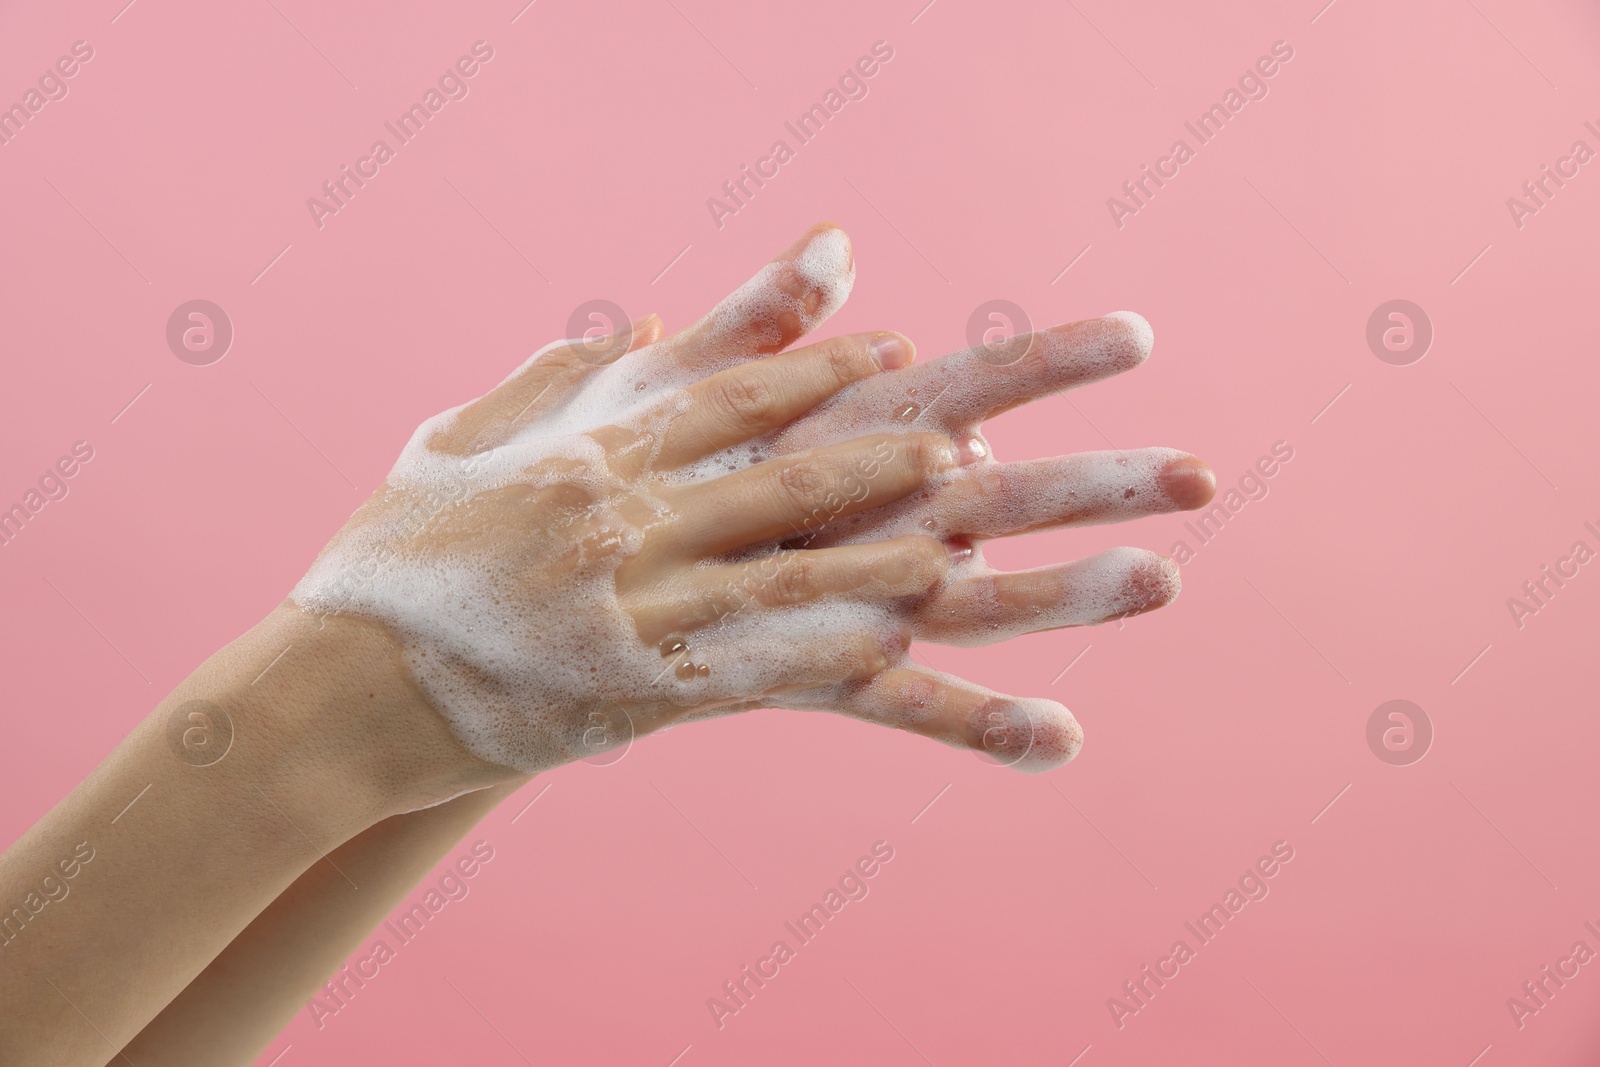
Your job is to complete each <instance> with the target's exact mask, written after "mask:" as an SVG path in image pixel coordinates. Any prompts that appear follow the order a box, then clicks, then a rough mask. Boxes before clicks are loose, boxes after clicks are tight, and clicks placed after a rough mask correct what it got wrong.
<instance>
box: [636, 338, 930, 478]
mask: <svg viewBox="0 0 1600 1067" xmlns="http://www.w3.org/2000/svg"><path fill="white" fill-rule="evenodd" d="M913 353H914V349H913V348H912V345H911V342H910V341H908V340H907V339H906V338H905V337H903V336H902V335H900V334H898V333H860V334H851V335H849V336H847V337H835V338H833V339H832V340H828V341H823V342H821V343H819V344H814V345H807V346H806V347H804V348H800V349H796V350H795V351H793V352H786V353H784V354H783V355H781V356H773V357H772V358H770V359H763V360H756V361H752V362H749V363H741V364H738V365H735V366H733V367H729V368H728V369H727V370H724V371H721V372H719V373H717V374H713V375H712V376H711V377H709V378H706V379H703V380H702V381H699V382H696V383H695V384H694V385H692V386H690V387H689V388H688V389H686V390H684V392H683V393H682V394H678V395H677V396H675V397H672V398H669V401H668V402H669V403H671V404H672V405H674V407H675V408H677V409H678V410H679V411H680V412H681V413H679V414H675V415H673V416H671V419H670V421H669V422H668V423H667V425H666V427H665V429H664V430H663V431H662V443H661V448H660V451H659V453H658V454H657V456H656V458H655V463H656V464H657V465H658V466H659V467H677V466H681V465H682V464H685V463H692V462H693V461H695V460H697V459H701V458H703V457H705V456H709V455H711V454H713V453H715V452H720V451H721V450H723V449H724V448H728V447H730V446H732V445H737V444H740V443H742V442H744V441H748V440H750V439H751V438H754V437H759V436H761V435H762V434H764V433H768V432H770V431H772V430H776V429H778V428H779V427H781V426H784V425H786V424H788V423H790V422H792V421H794V420H795V419H797V418H799V417H800V416H802V415H804V414H805V413H806V412H808V411H810V410H811V409H812V408H814V407H816V406H817V405H818V404H820V403H822V402H823V401H824V400H826V399H828V397H830V396H832V395H834V394H835V393H837V392H838V391H839V390H841V389H843V388H845V387H846V386H848V385H850V384H852V383H854V382H858V381H860V380H862V379H863V378H869V377H871V376H872V375H874V374H877V373H878V372H880V371H884V370H897V369H899V368H900V367H904V366H906V365H907V364H909V363H910V362H911V360H912V358H913Z"/></svg>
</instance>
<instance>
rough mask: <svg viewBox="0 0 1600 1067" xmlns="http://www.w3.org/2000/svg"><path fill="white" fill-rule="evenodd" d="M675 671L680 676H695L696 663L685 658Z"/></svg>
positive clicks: (684, 677)
mask: <svg viewBox="0 0 1600 1067" xmlns="http://www.w3.org/2000/svg"><path fill="white" fill-rule="evenodd" d="M675 673H676V674H677V676H678V677H679V678H683V679H689V678H693V677H694V673H695V667H694V664H693V663H690V662H689V661H688V660H684V661H683V662H682V663H680V664H678V669H677V671H676V672H675Z"/></svg>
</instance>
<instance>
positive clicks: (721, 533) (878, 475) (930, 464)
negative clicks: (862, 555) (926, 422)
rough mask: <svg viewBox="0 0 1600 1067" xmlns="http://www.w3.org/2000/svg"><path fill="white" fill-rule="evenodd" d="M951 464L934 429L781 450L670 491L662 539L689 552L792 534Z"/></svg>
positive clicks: (902, 490)
mask: <svg viewBox="0 0 1600 1067" xmlns="http://www.w3.org/2000/svg"><path fill="white" fill-rule="evenodd" d="M956 463H957V455H956V450H955V447H954V446H953V445H952V444H951V443H950V439H949V438H947V437H944V436H942V435H940V434H924V433H913V434H877V435H874V436H871V437H863V438H860V439H859V440H855V441H848V442H846V443H844V444H839V445H831V446H828V447H825V448H818V449H814V450H812V451H809V452H802V453H799V454H797V455H792V456H784V457H782V458H780V459H773V460H768V461H767V462H765V463H758V464H757V465H755V466H754V467H748V468H746V469H745V470H742V471H737V472H735V473H733V474H729V475H725V476H723V477H721V478H717V479H715V480H712V481H709V482H701V483H698V484H695V485H690V486H685V487H682V488H680V489H677V490H673V491H671V492H670V493H669V494H667V495H668V500H667V503H668V507H669V509H670V510H671V512H672V513H673V517H672V518H671V519H670V520H668V523H667V524H666V526H665V528H664V530H663V536H664V538H665V541H664V542H663V543H666V544H671V545H674V546H675V547H676V549H677V550H678V551H686V552H689V553H691V554H695V555H715V554H718V553H722V552H729V551H732V550H733V549H735V548H741V547H744V546H745V545H751V544H757V543H760V542H763V541H775V540H779V539H785V540H788V539H796V538H797V539H799V540H800V541H801V542H802V545H803V544H804V543H805V542H808V541H809V540H810V539H811V538H812V537H814V536H816V534H817V533H819V532H820V531H821V530H823V529H824V528H826V527H827V526H828V525H829V524H830V523H832V522H834V521H836V520H841V519H843V518H845V517H847V516H849V515H852V514H854V513H856V512H859V511H862V510H865V509H867V508H873V507H877V506H878V505H880V504H883V503H887V502H889V501H892V500H898V499H899V498H901V497H903V496H905V495H906V494H908V493H911V492H914V491H915V490H917V489H919V488H921V487H922V486H924V485H926V484H927V483H928V481H929V480H930V479H932V478H933V477H935V476H936V475H938V474H941V473H943V472H944V471H947V470H950V469H951V468H953V467H954V466H955V465H956Z"/></svg>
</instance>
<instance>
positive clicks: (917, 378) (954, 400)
mask: <svg viewBox="0 0 1600 1067" xmlns="http://www.w3.org/2000/svg"><path fill="white" fill-rule="evenodd" d="M1154 336H1155V335H1154V333H1153V332H1152V331H1151V329H1150V324H1149V323H1147V322H1145V320H1144V319H1143V318H1141V317H1140V316H1138V315H1136V314H1134V313H1133V312H1131V311H1119V312H1115V313H1113V314H1111V315H1107V316H1106V317H1105V318H1103V319H1089V320H1087V321H1084V322H1075V323H1070V324H1068V325H1065V326H1054V327H1051V328H1050V329H1048V330H1043V331H1039V332H1035V333H1031V334H1024V335H1020V336H1018V337H1015V338H1012V339H1011V340H1010V341H1009V342H1007V343H1006V345H1005V346H1003V347H1002V348H1000V349H998V350H997V349H991V348H985V347H982V346H980V347H978V348H972V349H968V350H966V351H964V352H953V353H951V354H950V355H947V356H941V357H939V358H938V359H934V360H929V361H928V362H926V363H919V364H916V365H915V366H912V367H908V368H906V369H905V370H903V371H901V372H900V373H899V374H895V375H890V376H885V377H881V378H873V379H868V380H867V381H865V382H862V383H860V384H859V385H856V386H854V387H853V388H852V389H851V390H850V394H849V395H850V403H849V404H848V405H839V406H838V408H836V409H835V410H834V411H832V412H829V413H826V414H824V415H822V417H819V418H817V419H809V420H807V421H806V423H805V425H803V426H801V427H797V428H796V432H795V434H794V435H793V436H794V440H789V439H781V440H780V442H779V443H780V445H782V446H783V447H789V448H795V447H805V446H806V445H807V444H809V443H811V442H813V441H815V440H817V439H819V438H826V437H831V436H837V435H838V434H839V433H840V432H841V431H843V430H844V429H845V428H847V427H848V428H850V429H851V432H855V433H859V432H860V427H861V426H862V425H863V424H867V425H878V426H884V427H887V426H890V425H898V426H901V427H906V428H909V429H913V430H942V431H944V432H946V433H969V432H972V431H973V430H974V429H975V428H976V427H977V426H978V425H979V424H980V423H982V422H983V421H984V420H985V419H989V418H993V417H994V416H996V415H998V414H1000V413H1001V412H1003V411H1006V410H1008V409H1010V408H1013V407H1016V406H1017V405H1019V404H1025V403H1027V402H1029V401H1030V400H1037V399H1039V398H1040V397H1045V396H1049V395H1051V394H1053V393H1059V392H1064V391H1066V390H1068V389H1074V388H1076V387H1078V386H1081V385H1087V384H1089V383H1091V382H1097V381H1100V380H1102V379H1105V378H1109V377H1112V376H1113V375H1117V374H1121V373H1122V372H1123V371H1127V370H1132V369H1133V368H1134V367H1137V366H1138V365H1139V364H1141V363H1143V362H1144V361H1145V359H1147V358H1148V357H1149V355H1150V349H1151V346H1152V345H1153V344H1154ZM997 352H998V353H999V354H1000V357H1001V358H1006V359H1010V358H1012V357H1016V358H1015V360H1014V362H1005V363H997V362H995V361H994V360H995V359H996V353H997Z"/></svg>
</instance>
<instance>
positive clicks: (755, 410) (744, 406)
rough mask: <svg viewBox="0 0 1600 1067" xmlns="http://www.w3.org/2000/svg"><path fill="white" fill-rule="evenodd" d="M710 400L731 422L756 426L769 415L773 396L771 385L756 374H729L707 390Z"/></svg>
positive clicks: (773, 402) (774, 395)
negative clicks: (711, 388)
mask: <svg viewBox="0 0 1600 1067" xmlns="http://www.w3.org/2000/svg"><path fill="white" fill-rule="evenodd" d="M710 400H711V403H712V404H713V405H715V407H716V408H717V409H718V410H719V411H720V412H721V413H722V414H723V415H724V416H726V417H727V418H728V419H729V420H730V421H732V422H734V423H735V424H738V425H741V426H745V425H760V424H762V423H764V422H765V421H766V420H767V419H769V418H771V417H772V414H773V411H774V409H775V408H776V406H777V402H778V398H777V395H776V394H775V393H774V392H773V391H772V386H771V385H770V384H769V383H768V382H767V381H766V380H765V379H764V378H762V377H761V376H760V375H757V374H747V373H740V374H733V375H730V376H728V377H727V378H724V379H722V380H721V381H720V382H718V384H717V387H716V388H715V389H714V390H713V391H712V392H711V396H710Z"/></svg>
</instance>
